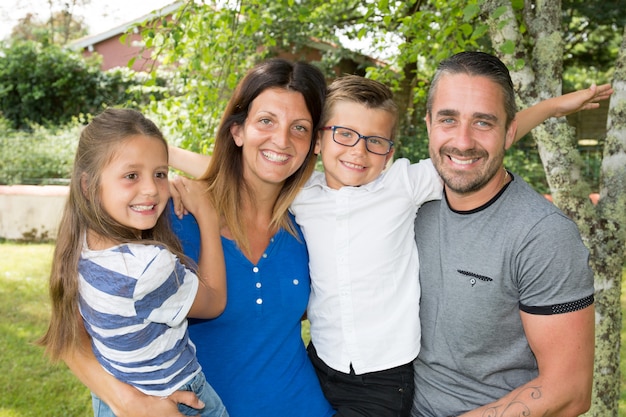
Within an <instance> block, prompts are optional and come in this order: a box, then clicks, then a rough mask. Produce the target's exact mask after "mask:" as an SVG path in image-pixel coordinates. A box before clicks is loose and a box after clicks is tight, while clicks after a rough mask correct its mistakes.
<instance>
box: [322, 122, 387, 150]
mask: <svg viewBox="0 0 626 417" xmlns="http://www.w3.org/2000/svg"><path fill="white" fill-rule="evenodd" d="M321 130H332V131H333V141H334V142H335V143H338V144H340V145H343V146H350V147H352V146H356V144H357V143H359V141H360V140H361V139H363V140H364V141H365V149H367V150H368V152H371V153H375V154H376V155H387V154H388V153H389V152H391V148H392V147H393V141H391V140H389V139H386V138H383V137H380V136H363V135H362V134H360V133H359V132H357V131H356V130H353V129H349V128H347V127H343V126H324V127H323V128H321Z"/></svg>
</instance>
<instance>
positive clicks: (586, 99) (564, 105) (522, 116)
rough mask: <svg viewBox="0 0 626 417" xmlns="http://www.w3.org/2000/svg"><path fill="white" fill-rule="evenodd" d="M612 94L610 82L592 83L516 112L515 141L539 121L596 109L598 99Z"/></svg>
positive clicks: (600, 99) (603, 98)
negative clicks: (583, 88) (589, 85)
mask: <svg viewBox="0 0 626 417" xmlns="http://www.w3.org/2000/svg"><path fill="white" fill-rule="evenodd" d="M611 94H613V89H612V88H611V85H610V84H604V85H600V86H596V85H595V84H593V85H592V86H591V87H589V88H587V89H585V90H578V91H574V92H572V93H568V94H563V95H562V96H559V97H553V98H549V99H547V100H543V101H540V102H539V103H537V104H535V105H534V106H532V107H528V108H527V109H524V110H521V111H519V112H517V116H516V119H517V133H516V135H515V141H518V140H519V139H521V138H522V137H523V136H524V135H525V134H527V133H528V132H530V131H531V130H532V129H533V128H535V127H536V126H537V125H539V124H540V123H543V122H544V121H545V120H546V119H548V118H550V117H562V116H567V115H568V114H571V113H575V112H577V111H581V110H590V109H597V108H598V107H599V106H600V104H599V103H598V102H599V101H602V100H606V99H608V98H609V97H610V96H611Z"/></svg>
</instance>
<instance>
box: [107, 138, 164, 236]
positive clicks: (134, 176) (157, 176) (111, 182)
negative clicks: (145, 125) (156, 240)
mask: <svg viewBox="0 0 626 417" xmlns="http://www.w3.org/2000/svg"><path fill="white" fill-rule="evenodd" d="M167 173H168V166H167V150H166V148H165V146H164V144H163V142H162V141H161V140H159V139H155V138H152V137H149V136H144V135H136V136H131V137H129V138H128V139H126V140H124V142H122V143H121V144H120V145H119V147H118V148H117V149H116V150H115V152H114V153H113V155H112V158H111V161H110V162H109V163H108V164H107V165H106V166H105V167H104V169H103V170H102V173H101V175H100V190H99V191H100V201H101V204H102V208H103V209H104V210H105V211H106V212H107V213H108V214H109V216H111V217H112V218H113V219H114V220H115V221H117V222H118V223H120V224H122V225H124V226H126V227H128V228H130V229H134V230H136V231H137V232H139V231H140V230H148V229H151V228H153V227H154V225H155V224H156V222H157V220H158V218H159V216H160V215H161V213H163V210H164V209H165V206H166V204H167V201H168V199H169V197H170V193H169V183H168V178H167Z"/></svg>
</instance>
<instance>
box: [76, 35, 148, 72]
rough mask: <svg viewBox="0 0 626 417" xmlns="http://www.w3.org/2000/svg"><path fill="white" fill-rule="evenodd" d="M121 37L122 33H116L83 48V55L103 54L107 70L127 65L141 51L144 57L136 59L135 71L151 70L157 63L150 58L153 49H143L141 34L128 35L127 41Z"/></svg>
mask: <svg viewBox="0 0 626 417" xmlns="http://www.w3.org/2000/svg"><path fill="white" fill-rule="evenodd" d="M120 39H121V35H116V36H114V37H111V38H108V39H105V40H103V41H101V42H98V43H95V44H94V45H92V46H91V47H90V48H89V49H87V48H85V49H84V50H83V56H85V57H89V56H92V55H93V54H94V53H97V54H98V55H100V56H102V66H101V68H102V70H103V71H106V70H108V69H111V68H116V67H126V66H127V65H128V62H129V61H130V60H131V59H132V58H133V57H136V56H138V55H139V53H140V52H141V54H142V58H137V60H135V62H134V63H133V66H132V69H133V70H135V71H150V70H151V69H152V66H153V65H155V64H156V63H155V61H153V60H151V59H150V54H151V53H152V51H151V50H145V51H143V52H142V51H141V48H142V40H141V35H139V34H138V33H132V34H130V35H128V36H127V37H126V39H125V43H122V42H121V40H120Z"/></svg>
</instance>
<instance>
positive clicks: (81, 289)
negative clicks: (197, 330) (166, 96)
mask: <svg viewBox="0 0 626 417" xmlns="http://www.w3.org/2000/svg"><path fill="white" fill-rule="evenodd" d="M167 160H168V151H167V144H166V142H165V139H164V138H163V135H162V134H161V132H160V131H159V129H158V128H157V127H156V125H155V124H154V123H152V122H151V121H150V120H148V119H146V118H145V117H144V116H143V115H142V114H141V113H139V112H137V111H134V110H130V109H107V110H105V111H104V112H103V113H102V114H100V115H99V116H97V117H96V118H94V119H93V121H92V122H91V123H90V124H89V125H88V126H87V127H86V128H85V129H84V130H83V132H82V133H81V137H80V141H79V144H78V150H77V152H76V158H75V161H74V169H73V173H72V179H71V183H70V194H69V197H68V201H67V203H66V206H65V210H64V213H63V217H62V220H61V224H60V227H59V233H58V237H57V245H56V249H55V253H54V257H53V261H52V273H51V275H50V294H51V299H52V317H51V320H50V324H49V327H48V331H47V333H46V334H45V335H44V336H43V338H42V339H41V340H40V341H39V342H40V344H42V345H43V346H45V347H46V351H47V353H48V354H49V355H50V356H51V357H52V359H53V360H58V359H59V358H63V357H64V356H65V355H66V353H67V352H71V351H73V350H74V349H75V348H76V347H78V346H79V345H80V344H81V340H82V337H81V336H82V333H83V332H82V328H83V324H84V328H85V329H86V331H87V333H88V334H89V336H91V346H92V349H93V352H94V353H95V355H96V358H97V359H98V362H99V363H100V364H101V365H102V367H103V368H104V369H105V370H106V371H108V372H109V373H110V374H112V375H114V376H115V377H116V378H118V379H120V380H121V381H124V382H126V383H128V384H131V385H133V386H134V387H135V388H137V389H138V390H140V391H141V392H144V393H146V394H150V395H156V396H161V397H166V396H168V395H170V394H171V393H173V392H174V391H176V390H186V391H193V392H194V393H196V395H198V397H199V398H200V400H201V401H202V402H203V403H204V404H205V406H204V408H203V409H202V410H201V413H202V414H201V415H202V416H207V417H208V416H211V417H213V416H216V417H223V416H227V415H228V414H227V412H226V409H225V407H224V405H223V404H222V401H221V400H220V398H219V397H218V396H217V394H216V393H215V391H213V389H212V388H211V386H210V385H209V384H208V383H207V382H206V380H205V377H204V374H203V372H202V371H201V367H200V364H199V363H198V361H197V359H196V356H195V346H194V345H193V343H191V341H190V340H189V337H188V334H187V320H186V316H187V315H189V316H190V317H198V318H213V317H216V316H218V315H219V314H221V313H222V311H223V310H224V308H225V305H226V281H225V267H224V259H223V252H222V247H221V241H220V237H219V227H218V216H217V214H216V212H215V210H214V209H213V208H212V205H211V204H210V200H209V199H208V198H203V199H198V203H197V204H195V205H194V203H193V202H189V203H191V204H192V205H191V206H190V207H189V209H190V211H191V212H192V213H193V214H194V216H195V217H196V219H197V220H198V222H199V223H200V224H201V225H202V235H201V257H200V261H199V268H198V271H199V276H196V275H195V274H194V273H193V272H192V271H190V270H189V269H187V268H186V267H185V266H184V265H183V263H182V262H183V261H184V260H185V257H184V256H183V254H182V251H181V247H180V243H179V242H178V240H177V238H176V236H175V235H174V234H173V232H172V231H171V229H170V227H169V224H168V218H167V215H164V214H163V211H164V210H165V208H166V205H167V202H168V200H169V196H170V194H169V184H168V175H167V174H168V167H167ZM199 284H200V285H199ZM78 312H80V316H79V315H78ZM93 409H94V415H95V416H102V417H104V416H113V415H114V414H113V411H112V410H111V408H109V407H108V406H107V405H106V404H105V403H104V402H102V401H101V400H100V399H99V398H98V397H97V396H96V395H93ZM180 411H181V412H182V413H185V414H187V415H196V414H197V412H199V410H192V409H190V408H189V407H186V406H184V405H181V406H180Z"/></svg>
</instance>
